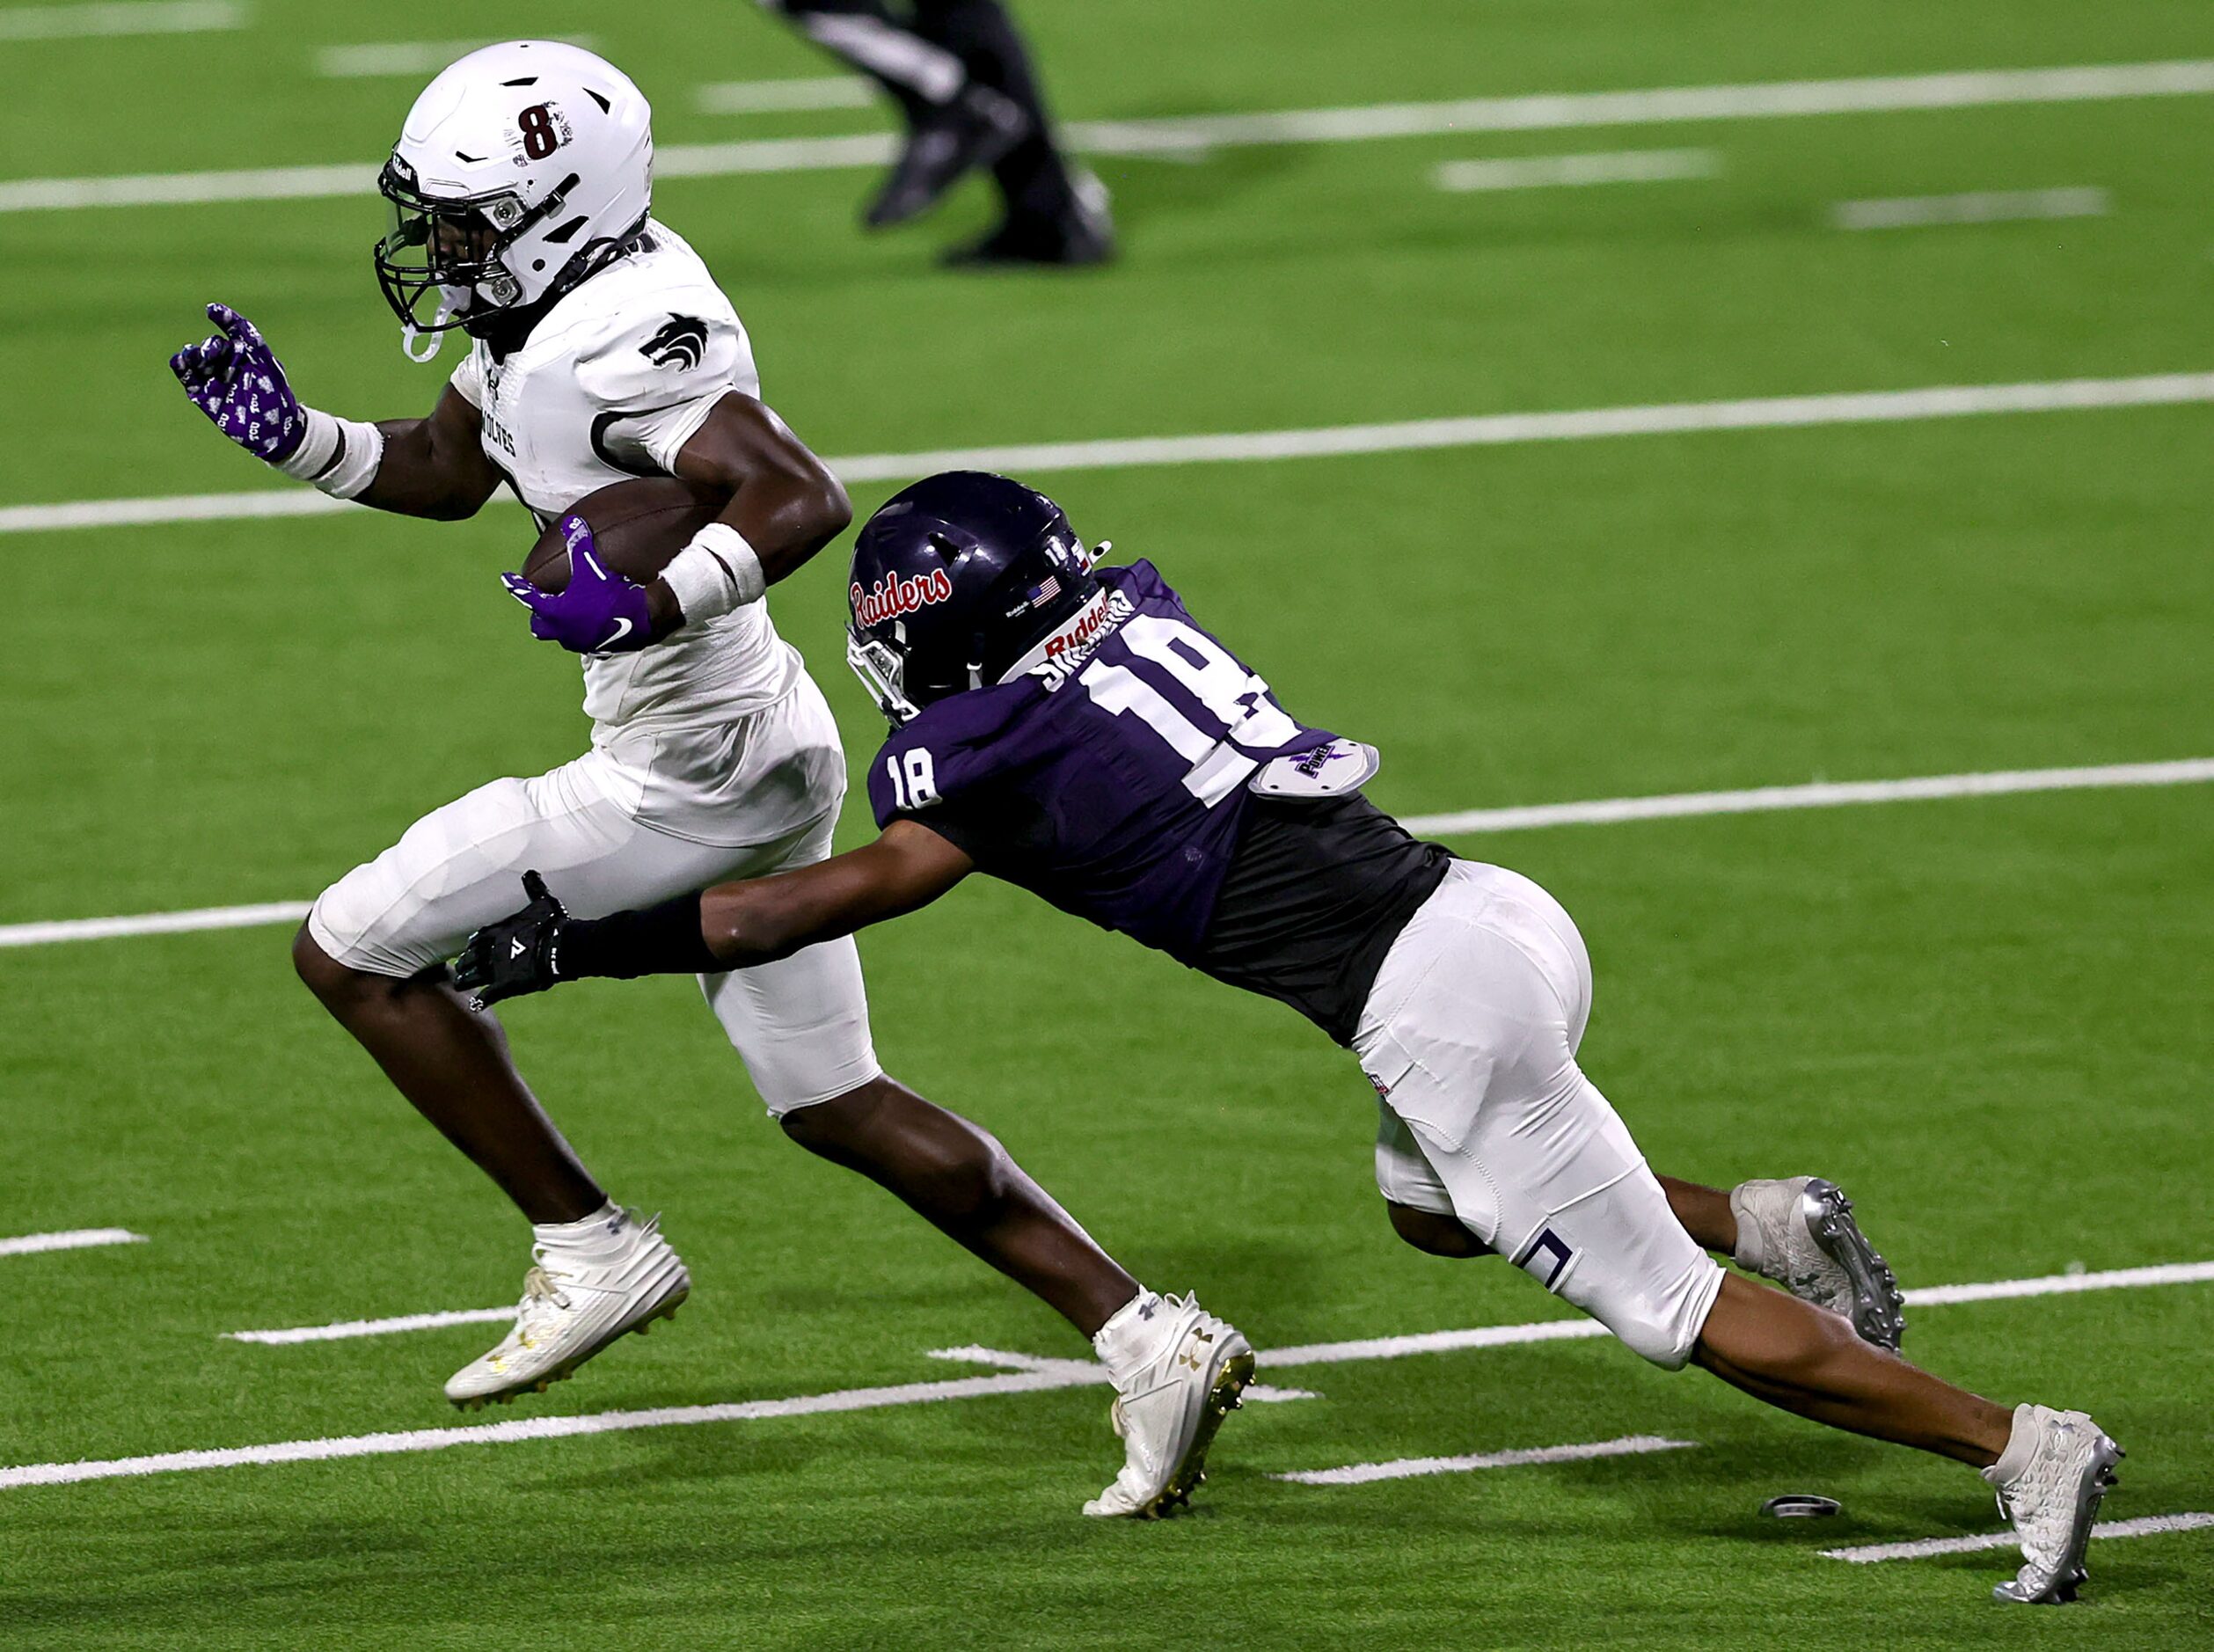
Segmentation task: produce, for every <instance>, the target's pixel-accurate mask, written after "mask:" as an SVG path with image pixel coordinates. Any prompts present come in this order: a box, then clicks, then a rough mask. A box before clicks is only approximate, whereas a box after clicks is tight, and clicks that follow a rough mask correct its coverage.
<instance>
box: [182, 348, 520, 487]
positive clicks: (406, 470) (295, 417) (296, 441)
mask: <svg viewBox="0 0 2214 1652" xmlns="http://www.w3.org/2000/svg"><path fill="white" fill-rule="evenodd" d="M208 320H210V321H212V322H214V323H215V324H216V331H215V332H214V333H210V334H209V335H208V337H207V338H205V339H202V340H201V341H200V342H199V343H198V344H192V345H187V346H186V347H185V348H183V349H181V350H179V351H178V352H177V354H176V355H172V356H171V357H170V358H169V370H170V371H171V372H172V373H174V374H175V375H176V376H177V382H178V383H179V384H181V385H183V386H184V390H185V394H186V396H187V397H188V398H190V399H191V401H192V404H193V406H195V407H197V408H199V409H200V411H201V413H205V414H206V415H207V417H208V422H209V423H210V424H212V425H214V426H215V427H216V429H217V430H219V431H221V432H222V433H223V435H225V436H226V437H228V438H229V439H230V441H232V442H236V443H237V445H238V446H240V447H242V448H244V449H245V450H246V451H247V452H249V453H251V454H252V455H253V456H254V457H256V458H258V459H259V460H261V461H262V462H263V463H264V464H267V465H269V466H270V467H271V468H272V469H274V470H277V471H282V472H283V473H284V474H285V475H287V476H289V477H291V478H293V479H295V480H296V481H302V482H306V483H308V484H309V485H310V486H313V487H317V488H320V489H321V490H322V491H323V492H324V493H328V494H330V495H331V496H332V498H333V499H352V500H359V501H361V502H362V504H365V505H375V506H376V507H377V508H380V509H384V510H392V511H398V512H400V513H401V514H403V515H410V516H431V517H436V518H440V519H450V518H453V517H457V516H468V515H474V514H475V513H476V511H477V508H479V506H481V505H482V504H483V503H484V502H485V501H486V500H487V499H489V498H491V497H492V493H493V488H495V487H497V486H499V485H500V475H499V472H498V471H494V470H493V468H492V464H491V462H490V461H489V460H487V459H486V457H485V456H484V451H483V450H482V448H481V447H480V446H479V442H478V432H479V416H478V413H477V410H476V409H475V408H474V407H472V406H470V405H469V402H468V401H467V400H466V399H465V398H464V397H462V396H461V395H460V394H459V393H458V392H457V391H454V390H452V389H450V388H449V389H448V391H446V393H445V395H444V396H443V397H442V398H440V400H439V403H438V406H437V407H436V408H435V409H434V410H433V411H432V413H431V416H430V417H429V418H427V419H413V420H392V421H391V422H389V423H385V424H380V425H372V424H362V423H360V422H359V421H357V420H351V419H338V418H333V417H332V415H331V414H329V413H323V412H321V411H319V410H318V409H316V408H313V407H309V406H304V405H303V404H302V402H301V400H300V398H299V397H298V396H296V395H295V394H294V393H293V390H292V385H291V384H290V382H289V380H288V379H287V378H286V376H285V371H284V366H283V363H281V362H279V361H278V360H277V357H276V352H275V351H274V350H272V349H271V348H270V347H269V342H268V340H266V339H264V338H263V337H262V336H261V332H260V329H259V328H258V327H256V326H255V325H253V323H252V322H251V321H249V320H247V319H246V318H245V317H244V316H242V315H240V314H239V313H238V312H237V311H235V310H233V309H231V308H230V306H228V305H227V304H209V305H208Z"/></svg>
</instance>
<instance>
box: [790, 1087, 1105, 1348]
mask: <svg viewBox="0 0 2214 1652" xmlns="http://www.w3.org/2000/svg"><path fill="white" fill-rule="evenodd" d="M780 1122H782V1124H783V1125H784V1129H785V1135H787V1136H789V1137H792V1139H793V1141H795V1142H797V1143H799V1144H800V1145H801V1146H802V1147H804V1148H806V1149H807V1151H809V1152H812V1153H816V1154H819V1155H821V1156H822V1158H824V1159H829V1161H830V1162H831V1163H833V1164H837V1165H843V1166H845V1167H846V1168H847V1169H848V1170H858V1171H859V1172H860V1173H861V1174H863V1175H865V1176H866V1177H867V1178H868V1179H869V1180H870V1181H873V1182H875V1183H876V1184H877V1185H878V1186H880V1187H882V1188H887V1189H888V1190H889V1191H890V1192H892V1193H894V1194H895V1195H898V1196H899V1198H900V1199H901V1200H902V1201H903V1202H905V1203H906V1204H907V1206H908V1207H909V1208H910V1210H914V1211H915V1212H916V1214H917V1215H918V1216H920V1217H923V1218H924V1220H925V1221H927V1222H929V1223H930V1224H932V1226H934V1227H936V1228H937V1229H938V1230H939V1232H941V1233H944V1234H945V1235H946V1237H947V1238H948V1239H952V1240H954V1242H955V1243H956V1244H959V1245H961V1246H965V1247H966V1248H967V1249H968V1250H969V1251H971V1252H972V1253H974V1254H975V1255H977V1256H979V1257H981V1258H982V1259H983V1261H987V1262H989V1263H990V1264H991V1265H992V1267H994V1268H997V1269H998V1270H999V1271H1000V1272H1001V1273H1003V1274H1005V1275H1006V1276H1007V1277H1008V1278H1010V1279H1012V1280H1013V1281H1014V1282H1015V1283H1017V1284H1019V1285H1020V1286H1022V1287H1023V1289H1024V1290H1028V1291H1029V1292H1031V1294H1033V1295H1034V1296H1036V1297H1039V1298H1041V1300H1042V1301H1044V1302H1045V1303H1046V1304H1048V1305H1049V1306H1051V1307H1052V1308H1054V1309H1055V1310H1056V1312H1059V1313H1060V1314H1061V1315H1062V1317H1063V1318H1064V1319H1067V1320H1068V1321H1069V1323H1070V1324H1071V1325H1073V1326H1075V1327H1076V1328H1077V1329H1078V1330H1079V1331H1081V1332H1082V1333H1083V1334H1085V1336H1087V1337H1091V1336H1096V1335H1097V1334H1099V1331H1100V1327H1101V1326H1103V1325H1105V1324H1106V1323H1107V1320H1108V1319H1111V1318H1112V1317H1114V1312H1115V1310H1116V1309H1118V1308H1120V1307H1122V1305H1124V1304H1125V1303H1127V1302H1129V1300H1130V1299H1131V1298H1132V1297H1135V1296H1136V1295H1137V1293H1138V1283H1137V1281H1136V1279H1135V1278H1133V1277H1131V1276H1130V1275H1129V1273H1127V1272H1125V1271H1124V1270H1123V1268H1122V1265H1121V1264H1120V1263H1118V1262H1116V1261H1115V1260H1114V1258H1113V1257H1111V1256H1109V1255H1108V1254H1107V1253H1106V1252H1105V1251H1103V1250H1101V1249H1100V1247H1099V1246H1098V1245H1097V1244H1095V1243H1094V1242H1093V1241H1092V1236H1091V1235H1090V1234H1089V1233H1086V1232H1085V1231H1084V1229H1083V1228H1082V1227H1081V1226H1079V1225H1078V1223H1077V1221H1076V1219H1075V1218H1074V1217H1071V1216H1070V1214H1069V1213H1068V1212H1067V1211H1066V1210H1063V1209H1062V1208H1061V1206H1060V1205H1059V1204H1058V1203H1057V1202H1056V1201H1055V1200H1054V1198H1053V1195H1050V1194H1049V1193H1048V1192H1047V1191H1046V1190H1045V1189H1044V1188H1041V1187H1040V1186H1039V1185H1038V1184H1037V1183H1036V1182H1035V1181H1032V1180H1031V1178H1030V1176H1029V1174H1028V1173H1027V1172H1026V1171H1025V1170H1024V1169H1023V1167H1022V1166H1020V1165H1018V1164H1017V1163H1016V1162H1015V1161H1014V1159H1013V1158H1012V1155H1010V1154H1009V1153H1008V1151H1007V1150H1006V1149H1005V1147H1003V1146H1001V1145H1000V1144H999V1140H998V1138H997V1137H995V1136H993V1135H992V1134H991V1132H990V1131H989V1130H987V1129H983V1128H982V1127H981V1126H979V1125H976V1124H973V1123H971V1122H969V1121H968V1120H967V1119H965V1118H962V1117H961V1115H959V1114H957V1113H949V1112H947V1111H946V1109H945V1108H944V1107H939V1106H937V1105H936V1104H934V1103H932V1102H930V1101H926V1100H924V1099H923V1098H922V1097H921V1096H919V1095H917V1094H916V1093H914V1092H913V1091H912V1090H910V1089H909V1088H908V1087H907V1086H906V1085H902V1084H901V1083H899V1082H898V1081H897V1080H895V1079H893V1078H873V1079H871V1080H870V1081H869V1082H868V1083H866V1084H865V1085H861V1086H860V1087H859V1089H856V1090H853V1091H850V1092H849V1093H846V1094H844V1095H842V1096H839V1097H837V1098H836V1099H835V1100H829V1101H824V1102H821V1103H818V1104H817V1105H815V1106H814V1107H799V1108H796V1109H794V1110H793V1111H792V1112H789V1113H787V1114H785V1115H784V1117H783V1119H782V1120H781V1121H780Z"/></svg>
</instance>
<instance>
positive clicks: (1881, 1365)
mask: <svg viewBox="0 0 2214 1652" xmlns="http://www.w3.org/2000/svg"><path fill="white" fill-rule="evenodd" d="M1692 1359H1693V1360H1694V1361H1696V1362H1697V1363H1699V1364H1700V1365H1702V1366H1704V1367H1705V1368H1706V1370H1708V1371H1713V1373H1714V1374H1715V1375H1716V1376H1717V1377H1720V1378H1721V1379H1722V1380H1723V1381H1724V1382H1726V1383H1728V1384H1729V1385H1731V1386H1733V1387H1736V1388H1742V1389H1743V1390H1744V1391H1745V1392H1746V1393H1749V1394H1751V1395H1752V1396H1753V1397H1754V1398H1756V1399H1758V1400H1766V1401H1767V1402H1768V1403H1769V1404H1770V1405H1772V1406H1776V1407H1780V1408H1782V1409H1783V1410H1786V1411H1790V1412H1794V1413H1796V1414H1798V1415H1800V1416H1802V1417H1810V1418H1812V1419H1813V1420H1814V1421H1815V1422H1823V1423H1827V1424H1828V1425H1829V1426H1830V1427H1831V1428H1833V1429H1848V1430H1850V1431H1851V1432H1852V1433H1854V1434H1866V1435H1869V1436H1873V1437H1874V1438H1876V1439H1879V1440H1890V1441H1893V1442H1895V1443H1896V1444H1900V1445H1911V1446H1914V1447H1916V1448H1918V1449H1919V1450H1921V1451H1934V1452H1936V1453H1937V1454H1938V1455H1939V1456H1940V1457H1950V1458H1957V1459H1958V1460H1959V1461H1961V1462H1963V1463H1970V1464H1973V1465H1975V1466H1977V1467H1978V1468H1987V1467H1989V1466H1991V1464H1993V1463H1996V1462H1997V1461H1998V1458H1999V1454H2000V1453H2001V1452H2002V1451H2005V1450H2006V1441H2007V1436H2008V1435H2009V1434H2010V1433H2011V1432H2012V1431H2013V1411H2012V1410H2010V1409H2008V1408H2007V1407H2004V1406H1997V1405H1994V1404H1992V1403H1991V1401H1990V1400H1985V1399H1984V1398H1982V1397H1981V1396H1980V1395H1977V1394H1972V1393H1969V1392H1968V1391H1967V1390H1966V1389H1962V1388H1955V1387H1954V1386H1953V1385H1951V1384H1950V1383H1947V1382H1942V1381H1940V1380H1939V1379H1938V1378H1935V1377H1933V1376H1931V1375H1930V1374H1929V1373H1928V1372H1927V1371H1922V1370H1919V1369H1918V1368H1917V1367H1915V1366H1912V1365H1910V1364H1908V1363H1906V1362H1905V1361H1904V1360H1903V1359H1901V1358H1900V1357H1899V1356H1897V1355H1896V1354H1890V1353H1887V1352H1885V1351H1884V1350H1883V1349H1880V1348H1873V1347H1871V1346H1870V1345H1869V1344H1867V1342H1864V1341H1861V1340H1860V1337H1858V1336H1857V1335H1855V1334H1853V1330H1852V1326H1851V1325H1850V1324H1848V1323H1847V1322H1846V1321H1845V1320H1844V1319H1839V1318H1838V1316H1837V1315H1836V1314H1833V1313H1826V1312H1823V1310H1821V1309H1820V1308H1816V1307H1814V1306H1812V1305H1809V1304H1808V1303H1804V1302H1801V1301H1800V1300H1799V1299H1798V1298H1797V1297H1787V1296H1786V1295H1785V1294H1784V1293H1783V1292H1781V1291H1779V1290H1771V1289H1769V1288H1768V1287H1767V1286H1765V1285H1760V1284H1756V1283H1753V1282H1752V1281H1751V1280H1750V1279H1747V1278H1744V1277H1743V1276H1739V1275H1731V1276H1728V1277H1726V1278H1725V1279H1724V1280H1723V1281H1722V1288H1721V1291H1720V1293H1719V1294H1717V1296H1716V1297H1715V1298H1714V1307H1713V1312H1710V1313H1709V1314H1708V1315H1707V1316H1706V1325H1705V1327H1702V1329H1701V1330H1700V1332H1699V1341H1698V1343H1697V1344H1696V1346H1695V1347H1694V1348H1693V1349H1692Z"/></svg>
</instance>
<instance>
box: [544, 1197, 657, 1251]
mask: <svg viewBox="0 0 2214 1652" xmlns="http://www.w3.org/2000/svg"><path fill="white" fill-rule="evenodd" d="M631 1226H632V1223H631V1213H630V1212H629V1211H628V1210H625V1209H624V1208H623V1207H622V1206H621V1205H619V1204H617V1203H616V1202H615V1201H614V1200H612V1199H610V1200H609V1201H608V1202H606V1203H605V1204H603V1205H602V1206H601V1207H600V1208H599V1209H598V1210H595V1211H593V1212H592V1214H591V1215H589V1216H587V1217H578V1218H577V1219H576V1220H575V1221H574V1222H537V1223H533V1224H531V1228H530V1235H531V1238H532V1239H536V1240H537V1243H539V1244H541V1245H544V1246H549V1247H551V1248H552V1249H554V1250H564V1251H584V1252H595V1251H608V1250H615V1249H617V1248H619V1247H620V1246H621V1245H622V1244H623V1243H624V1242H625V1240H626V1239H627V1238H628V1236H629V1233H630V1230H631Z"/></svg>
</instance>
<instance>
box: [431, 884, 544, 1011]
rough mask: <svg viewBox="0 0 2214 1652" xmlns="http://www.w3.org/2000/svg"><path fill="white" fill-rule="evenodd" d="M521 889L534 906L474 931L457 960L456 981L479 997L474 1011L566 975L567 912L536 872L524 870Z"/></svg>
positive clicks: (539, 989)
mask: <svg viewBox="0 0 2214 1652" xmlns="http://www.w3.org/2000/svg"><path fill="white" fill-rule="evenodd" d="M522 892H523V893H524V894H525V895H529V896H530V905H528V906H526V907H524V908H523V909H522V910H521V911H520V912H517V913H515V915H514V916H513V917H503V918H501V920H500V921H499V922H498V923H497V924H487V925H485V927H484V928H482V929H480V930H479V931H478V932H476V933H475V934H473V935H471V937H470V938H469V946H468V948H467V949H466V950H465V951H464V952H463V954H461V957H460V958H459V959H458V960H457V961H456V962H455V964H454V984H455V985H456V986H457V987H460V988H462V989H463V990H464V991H470V992H473V993H475V995H476V996H475V997H474V998H471V1000H470V1007H471V1008H472V1009H479V1010H481V1009H485V1008H486V1007H488V1006H489V1005H494V1004H497V1003H499V1002H500V1001H501V999H502V998H520V997H522V995H523V994H524V993H526V992H544V990H546V989H547V988H548V987H550V986H552V985H553V984H555V983H557V982H559V981H563V980H566V978H567V977H566V976H563V975H562V973H561V970H560V967H559V963H558V962H557V960H558V959H559V955H560V947H561V931H562V929H563V927H564V926H565V925H567V924H568V922H569V914H568V911H567V910H566V908H564V907H563V906H562V904H561V903H560V902H559V901H557V900H555V899H554V898H553V892H552V890H550V889H548V888H546V881H545V880H544V878H542V877H540V876H539V875H538V874H537V873H535V872H526V873H524V874H522Z"/></svg>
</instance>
